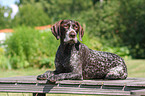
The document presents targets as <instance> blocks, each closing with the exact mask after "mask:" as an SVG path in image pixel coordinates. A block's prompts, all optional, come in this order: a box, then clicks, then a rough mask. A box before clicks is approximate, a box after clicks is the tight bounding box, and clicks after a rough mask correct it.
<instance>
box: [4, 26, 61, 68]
mask: <svg viewBox="0 0 145 96" xmlns="http://www.w3.org/2000/svg"><path fill="white" fill-rule="evenodd" d="M54 39H55V38H54V37H53V36H52V34H51V32H50V31H49V32H47V31H46V32H45V31H44V32H40V31H37V30H35V29H33V28H29V27H24V26H23V27H18V28H16V29H15V33H13V34H12V35H11V36H10V37H9V38H7V40H6V44H7V54H9V55H10V56H11V58H10V63H11V65H12V67H13V68H25V67H29V66H36V67H43V66H42V65H44V66H49V67H50V66H51V65H52V64H53V63H52V62H53V60H54V56H55V53H56V50H57V47H58V42H55V40H54Z"/></svg>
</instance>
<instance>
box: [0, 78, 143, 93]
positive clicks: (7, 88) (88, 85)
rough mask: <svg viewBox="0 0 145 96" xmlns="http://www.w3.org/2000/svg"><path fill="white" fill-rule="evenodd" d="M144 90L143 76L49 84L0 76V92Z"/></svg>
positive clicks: (65, 81)
mask: <svg viewBox="0 0 145 96" xmlns="http://www.w3.org/2000/svg"><path fill="white" fill-rule="evenodd" d="M137 90H143V91H145V78H127V79H126V80H63V81H57V82H56V83H55V84H49V83H48V82H47V80H36V76H24V77H9V78H0V92H24V93H25V92H28V93H29V92H30V93H64V94H70V93H71V94H89V95H90V94H105V95H131V94H136V93H141V92H142V93H143V91H137Z"/></svg>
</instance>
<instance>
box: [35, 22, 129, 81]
mask: <svg viewBox="0 0 145 96" xmlns="http://www.w3.org/2000/svg"><path fill="white" fill-rule="evenodd" d="M51 30H52V33H53V35H54V36H55V37H56V39H57V40H59V39H60V46H59V48H58V50H57V53H56V57H55V67H56V70H55V71H46V72H45V73H44V74H42V75H38V76H37V79H38V80H48V81H50V82H56V81H57V80H68V79H69V80H83V79H114V80H116V79H126V78H127V66H126V65H125V62H124V60H123V59H122V58H121V57H119V56H118V55H116V54H113V53H109V52H102V51H95V50H91V49H89V48H88V47H87V46H86V45H84V44H82V43H80V42H79V41H78V39H77V34H79V39H80V40H81V41H82V37H83V35H84V31H83V28H82V27H81V25H80V24H79V23H78V22H77V21H73V20H60V21H58V22H57V23H56V24H54V25H53V26H52V28H51Z"/></svg>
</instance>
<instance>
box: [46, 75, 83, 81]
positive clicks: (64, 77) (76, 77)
mask: <svg viewBox="0 0 145 96" xmlns="http://www.w3.org/2000/svg"><path fill="white" fill-rule="evenodd" d="M82 79H83V76H82V75H81V74H77V73H60V74H55V75H53V76H51V77H49V78H47V80H48V81H50V82H56V81H57V80H82Z"/></svg>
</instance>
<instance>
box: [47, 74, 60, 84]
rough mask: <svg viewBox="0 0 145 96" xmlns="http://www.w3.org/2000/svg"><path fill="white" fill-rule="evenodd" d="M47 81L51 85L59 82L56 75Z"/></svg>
mask: <svg viewBox="0 0 145 96" xmlns="http://www.w3.org/2000/svg"><path fill="white" fill-rule="evenodd" d="M47 80H48V81H49V82H51V83H55V82H56V81H57V80H58V78H57V77H56V76H55V75H54V76H51V77H49V78H47Z"/></svg>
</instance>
